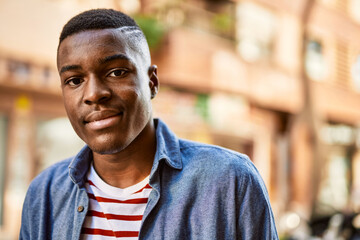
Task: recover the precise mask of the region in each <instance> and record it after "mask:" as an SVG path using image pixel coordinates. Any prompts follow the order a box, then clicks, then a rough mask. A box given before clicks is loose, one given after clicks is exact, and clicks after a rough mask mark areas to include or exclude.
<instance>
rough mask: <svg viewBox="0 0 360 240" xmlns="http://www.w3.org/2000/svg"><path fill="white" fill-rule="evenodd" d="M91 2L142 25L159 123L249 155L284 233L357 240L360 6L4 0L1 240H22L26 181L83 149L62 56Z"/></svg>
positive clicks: (352, 2) (332, 0)
mask: <svg viewBox="0 0 360 240" xmlns="http://www.w3.org/2000/svg"><path fill="white" fill-rule="evenodd" d="M92 8H114V9H117V10H120V11H123V12H125V13H127V14H130V15H131V16H133V17H134V19H135V20H136V21H137V22H138V24H139V25H140V27H141V28H142V29H143V31H144V33H145V35H146V37H147V40H148V43H149V46H150V48H151V54H152V62H153V64H156V65H157V66H158V76H159V79H160V91H159V94H158V95H157V96H156V98H155V99H154V100H153V108H154V112H155V117H158V118H161V119H163V120H164V121H165V122H166V123H167V124H168V125H169V126H170V127H171V128H172V129H173V130H174V131H175V132H176V134H177V135H178V136H179V137H182V138H187V139H191V140H194V141H200V142H205V143H210V144H216V145H220V146H223V147H226V148H230V149H232V150H235V151H238V152H241V153H244V154H247V155H248V156H249V157H250V158H251V160H252V161H253V162H254V164H255V165H256V167H257V168H258V170H259V172H260V174H261V176H262V178H263V179H264V182H265V184H266V186H267V189H268V192H269V195H270V200H271V205H272V208H273V211H274V214H275V220H276V224H277V230H278V232H279V237H280V239H360V0H291V1H289V0H153V1H150V0H26V1H25V0H0V22H1V23H0V240H12V239H18V233H19V229H20V221H21V210H22V204H23V201H24V197H25V194H26V190H27V188H28V186H29V183H30V182H31V180H32V179H33V178H34V177H35V176H36V175H37V174H39V173H40V172H41V171H42V170H44V169H45V168H46V167H48V166H50V165H51V164H53V163H55V162H58V161H60V160H62V159H64V158H65V157H70V156H72V155H74V154H76V153H77V152H78V151H79V149H80V148H81V147H82V146H83V145H84V143H83V142H82V141H81V140H80V139H79V138H78V137H77V135H76V134H75V132H74V131H73V129H72V127H71V125H70V122H69V121H68V119H67V117H66V112H65V109H64V107H63V101H62V95H61V88H60V80H59V77H58V73H57V68H56V53H57V44H58V38H59V34H60V31H61V29H62V26H63V25H64V24H65V23H66V21H67V20H68V19H70V18H71V17H72V16H74V15H75V14H77V13H79V12H82V11H84V10H88V9H92Z"/></svg>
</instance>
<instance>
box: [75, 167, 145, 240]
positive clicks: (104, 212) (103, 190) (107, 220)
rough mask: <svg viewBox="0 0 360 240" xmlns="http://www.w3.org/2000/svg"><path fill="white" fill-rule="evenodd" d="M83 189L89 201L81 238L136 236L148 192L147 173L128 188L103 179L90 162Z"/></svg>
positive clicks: (126, 239)
mask: <svg viewBox="0 0 360 240" xmlns="http://www.w3.org/2000/svg"><path fill="white" fill-rule="evenodd" d="M86 191H87V193H88V196H89V199H90V203H89V210H88V213H87V215H86V218H85V221H84V224H83V226H82V230H81V239H83V240H85V239H87V240H90V239H94V240H95V239H109V240H110V239H121V240H134V239H138V235H139V230H140V226H141V219H142V216H143V214H144V211H145V207H146V204H147V201H148V198H149V195H150V192H151V187H150V185H149V177H147V178H145V179H144V180H142V181H141V182H139V183H137V184H135V185H133V186H130V187H128V188H124V189H122V188H117V187H113V186H110V185H109V184H107V183H105V182H104V181H103V180H102V179H101V178H100V177H99V176H98V175H97V173H96V171H95V169H94V168H93V166H92V165H91V168H90V171H89V173H88V175H87V182H86Z"/></svg>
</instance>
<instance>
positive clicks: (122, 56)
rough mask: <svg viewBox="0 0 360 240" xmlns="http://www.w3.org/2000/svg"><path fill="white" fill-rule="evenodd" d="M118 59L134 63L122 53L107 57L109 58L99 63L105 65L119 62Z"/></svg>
mask: <svg viewBox="0 0 360 240" xmlns="http://www.w3.org/2000/svg"><path fill="white" fill-rule="evenodd" d="M118 59H123V60H127V61H129V62H131V63H133V62H132V60H131V59H130V58H129V57H128V56H126V55H125V54H122V53H119V54H115V55H111V56H107V57H105V58H103V59H100V60H99V63H100V64H104V63H107V62H111V61H113V60H118Z"/></svg>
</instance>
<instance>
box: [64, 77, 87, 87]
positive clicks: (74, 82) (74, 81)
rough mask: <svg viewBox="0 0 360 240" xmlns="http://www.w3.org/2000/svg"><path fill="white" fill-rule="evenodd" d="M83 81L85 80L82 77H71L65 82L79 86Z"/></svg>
mask: <svg viewBox="0 0 360 240" xmlns="http://www.w3.org/2000/svg"><path fill="white" fill-rule="evenodd" d="M82 82H83V80H82V79H81V78H70V79H69V80H67V81H66V82H65V84H67V85H70V86H77V85H79V84H81V83H82Z"/></svg>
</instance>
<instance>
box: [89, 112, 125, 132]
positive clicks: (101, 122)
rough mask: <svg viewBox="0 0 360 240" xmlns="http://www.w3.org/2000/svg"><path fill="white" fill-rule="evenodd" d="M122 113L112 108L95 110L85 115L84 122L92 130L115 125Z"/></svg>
mask: <svg viewBox="0 0 360 240" xmlns="http://www.w3.org/2000/svg"><path fill="white" fill-rule="evenodd" d="M122 115H123V113H122V112H117V111H113V110H103V111H96V112H92V113H90V114H89V115H87V116H86V117H85V119H84V124H85V125H86V126H87V127H89V128H90V129H92V130H100V129H104V128H108V127H111V126H113V125H115V124H116V123H117V122H118V121H119V120H120V118H121V116H122Z"/></svg>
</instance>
